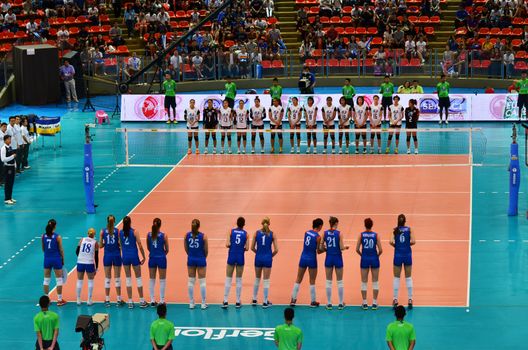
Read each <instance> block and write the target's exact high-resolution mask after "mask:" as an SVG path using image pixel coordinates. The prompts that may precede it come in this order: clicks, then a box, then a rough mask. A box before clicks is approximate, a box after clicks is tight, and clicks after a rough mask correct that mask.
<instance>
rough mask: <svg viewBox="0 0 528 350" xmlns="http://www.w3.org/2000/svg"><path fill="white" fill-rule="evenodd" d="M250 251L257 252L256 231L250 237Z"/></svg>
mask: <svg viewBox="0 0 528 350" xmlns="http://www.w3.org/2000/svg"><path fill="white" fill-rule="evenodd" d="M251 251H253V253H256V252H257V233H256V232H255V233H254V234H253V238H252V239H251Z"/></svg>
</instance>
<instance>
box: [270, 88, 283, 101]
mask: <svg viewBox="0 0 528 350" xmlns="http://www.w3.org/2000/svg"><path fill="white" fill-rule="evenodd" d="M270 95H271V98H272V99H273V98H278V99H280V98H281V96H282V86H280V85H272V86H271V87H270Z"/></svg>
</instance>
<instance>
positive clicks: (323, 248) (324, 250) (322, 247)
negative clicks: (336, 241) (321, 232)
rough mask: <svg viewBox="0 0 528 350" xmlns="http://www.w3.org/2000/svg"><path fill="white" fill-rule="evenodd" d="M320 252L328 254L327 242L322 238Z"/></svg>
mask: <svg viewBox="0 0 528 350" xmlns="http://www.w3.org/2000/svg"><path fill="white" fill-rule="evenodd" d="M319 251H320V252H321V253H324V252H326V245H325V241H324V239H322V238H321V239H320V240H319Z"/></svg>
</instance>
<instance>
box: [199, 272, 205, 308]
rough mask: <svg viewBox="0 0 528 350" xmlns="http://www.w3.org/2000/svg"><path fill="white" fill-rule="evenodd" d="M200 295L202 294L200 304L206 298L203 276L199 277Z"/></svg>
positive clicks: (203, 302)
mask: <svg viewBox="0 0 528 350" xmlns="http://www.w3.org/2000/svg"><path fill="white" fill-rule="evenodd" d="M199 281H200V295H201V296H202V304H205V300H206V294H205V292H206V284H205V278H200V279H199Z"/></svg>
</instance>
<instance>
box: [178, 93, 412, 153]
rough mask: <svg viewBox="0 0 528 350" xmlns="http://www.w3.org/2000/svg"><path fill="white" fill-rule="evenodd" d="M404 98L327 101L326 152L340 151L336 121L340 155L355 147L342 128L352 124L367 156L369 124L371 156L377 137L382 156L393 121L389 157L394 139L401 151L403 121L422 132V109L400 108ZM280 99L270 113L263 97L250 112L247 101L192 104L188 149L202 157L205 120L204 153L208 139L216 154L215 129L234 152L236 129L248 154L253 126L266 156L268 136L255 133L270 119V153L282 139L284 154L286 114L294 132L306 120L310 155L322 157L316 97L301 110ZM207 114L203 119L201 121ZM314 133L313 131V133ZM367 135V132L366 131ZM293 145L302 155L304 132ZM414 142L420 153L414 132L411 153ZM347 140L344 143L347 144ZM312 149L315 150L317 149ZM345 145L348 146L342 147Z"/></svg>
mask: <svg viewBox="0 0 528 350" xmlns="http://www.w3.org/2000/svg"><path fill="white" fill-rule="evenodd" d="M399 102H400V98H399V96H394V97H392V98H389V99H388V101H387V99H386V98H383V99H382V101H380V98H379V97H378V96H374V97H373V102H372V104H371V105H370V106H369V105H367V104H366V103H365V99H364V97H363V96H358V97H357V99H356V103H355V104H354V103H353V100H352V99H346V98H345V97H341V98H340V99H339V105H338V106H335V105H334V103H333V101H332V97H327V98H326V105H325V106H323V107H321V115H322V119H323V129H325V130H328V132H325V133H324V135H323V141H324V148H323V153H326V151H327V148H328V138H330V139H331V152H332V153H335V152H336V134H335V132H332V131H331V130H335V128H336V125H335V122H336V119H337V122H338V129H339V130H342V131H341V132H339V133H338V142H339V146H338V148H337V151H338V152H339V153H340V154H341V153H343V151H344V152H345V153H349V147H350V133H349V132H344V131H343V130H346V129H350V127H351V125H352V124H353V126H354V127H355V129H357V130H359V132H358V133H356V135H355V145H356V149H355V153H359V142H360V139H362V143H363V153H367V124H369V125H370V129H371V134H370V145H371V149H370V153H375V149H374V139H376V140H377V153H381V133H380V132H379V130H380V129H381V126H382V122H383V120H384V119H386V118H388V120H389V125H390V129H391V132H389V136H388V140H387V145H386V149H385V153H389V152H390V147H391V142H392V138H393V136H394V137H395V139H396V142H395V146H396V147H395V149H394V152H395V153H398V146H399V139H400V129H401V127H402V124H403V121H405V126H406V129H411V130H414V129H416V128H417V124H418V119H419V116H420V110H419V109H418V108H417V107H416V104H417V102H416V100H414V99H411V100H409V105H408V107H406V108H405V107H404V106H402V105H400V103H399ZM280 103H281V102H280V100H279V99H276V98H275V99H273V102H272V106H271V107H270V108H269V109H268V110H267V111H266V108H265V107H263V106H262V105H261V104H260V99H259V98H258V97H256V98H255V100H254V105H253V106H252V107H251V108H249V109H247V108H246V107H245V103H244V101H243V100H240V101H239V104H238V106H236V107H234V106H233V108H232V107H230V103H229V101H228V100H225V101H223V105H222V107H221V108H219V109H216V108H214V107H213V100H211V99H210V100H208V101H207V107H206V108H204V110H203V111H202V112H201V111H200V110H199V109H198V108H197V107H196V106H195V101H194V100H193V99H191V100H190V101H189V107H188V108H186V109H185V111H184V119H185V121H186V123H187V129H188V130H189V132H188V137H187V140H188V151H187V153H189V154H190V153H192V144H193V140H194V145H195V150H196V153H199V138H198V128H199V123H200V121H203V128H204V129H206V130H208V131H206V132H205V153H208V150H209V140H210V139H211V138H212V141H213V153H216V150H217V139H216V133H215V132H212V131H211V130H214V129H217V128H218V129H220V131H221V147H220V152H221V153H224V150H225V152H227V153H231V134H232V133H231V132H229V130H232V129H236V130H237V136H236V138H237V147H238V148H237V150H238V151H237V152H238V153H246V146H247V134H246V133H245V132H243V131H244V130H248V129H249V128H251V129H252V130H253V131H252V133H251V153H255V141H256V139H257V137H258V138H259V141H260V146H261V153H264V134H263V133H262V132H257V131H255V130H259V129H260V130H263V129H264V120H265V119H266V117H267V116H268V117H269V121H270V128H271V130H272V132H271V137H270V142H271V144H270V145H271V152H272V153H274V152H275V139H276V138H277V139H278V144H279V153H282V148H283V132H282V129H283V118H284V116H285V115H286V117H287V120H288V124H289V127H290V129H291V130H299V129H300V128H301V122H302V121H303V120H304V121H305V125H306V130H307V132H306V133H307V143H308V147H307V148H306V153H311V152H313V153H317V133H316V131H315V130H316V129H317V114H318V113H319V111H318V107H317V106H315V105H314V99H313V97H308V99H307V104H306V105H304V106H302V105H300V104H299V100H298V98H296V97H293V98H292V100H291V104H290V105H289V106H288V107H287V108H286V109H285V108H283V107H282V106H281V104H280ZM201 115H202V118H200V117H201ZM310 130H312V131H311V132H310ZM363 131H364V132H363ZM289 134H290V146H291V153H294V152H295V148H297V150H296V152H297V153H300V148H301V135H300V133H299V132H290V133H289ZM411 138H412V139H413V141H414V150H415V153H418V138H417V135H416V132H415V131H410V132H407V153H410V151H411V148H410V140H411ZM226 139H227V146H228V148H227V149H225V140H226ZM343 139H345V145H343ZM312 146H313V148H312ZM343 146H344V148H343Z"/></svg>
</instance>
